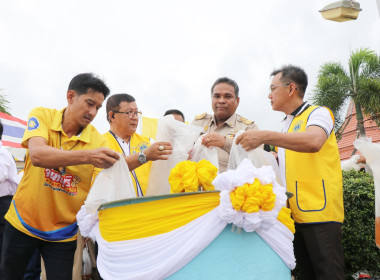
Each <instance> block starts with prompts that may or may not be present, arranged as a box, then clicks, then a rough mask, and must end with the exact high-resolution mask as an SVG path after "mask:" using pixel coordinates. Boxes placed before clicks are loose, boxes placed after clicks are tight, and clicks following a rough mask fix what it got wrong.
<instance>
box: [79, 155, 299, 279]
mask: <svg viewBox="0 0 380 280" xmlns="http://www.w3.org/2000/svg"><path fill="white" fill-rule="evenodd" d="M100 175H101V174H99V176H100ZM255 178H258V179H259V180H260V182H261V183H262V184H269V183H272V184H273V192H274V193H275V195H276V202H275V207H274V209H273V210H271V211H268V212H264V211H261V212H259V213H251V214H250V213H242V212H241V211H239V212H240V213H238V212H237V211H235V210H234V209H232V205H231V200H230V198H229V193H230V192H231V191H232V190H233V189H234V188H235V187H236V186H242V185H244V184H245V183H252V182H253V181H254V179H255ZM275 178H276V176H275V174H274V172H273V169H272V167H270V166H263V167H261V168H260V169H257V168H255V167H254V166H253V165H252V163H251V162H250V161H249V160H248V159H245V160H243V162H242V163H241V165H239V166H238V167H237V169H236V170H234V171H233V170H229V171H227V172H224V173H221V174H219V175H218V176H217V177H216V178H215V180H214V181H213V184H214V185H215V186H216V187H217V188H218V189H219V190H221V202H220V205H219V206H218V207H217V208H215V209H213V210H211V211H210V212H208V213H206V214H204V215H202V216H200V217H199V218H197V219H195V220H193V221H191V222H190V223H187V224H185V225H184V226H182V227H180V228H177V229H175V230H172V231H170V232H167V233H163V234H159V235H155V236H150V237H146V238H137V239H132V240H123V241H116V242H108V241H106V240H105V239H104V238H103V237H102V235H101V233H100V230H99V223H98V221H97V220H96V219H94V215H95V214H87V213H83V212H80V213H78V215H77V219H78V225H79V228H80V230H81V232H82V233H83V232H89V233H90V234H89V236H90V237H91V238H94V239H95V240H96V241H97V242H98V244H99V254H98V258H97V266H98V270H99V272H100V274H101V276H102V277H103V278H104V279H107V280H113V279H144V280H145V279H165V278H167V277H169V276H170V275H172V274H173V273H175V272H176V271H178V270H179V269H181V268H182V267H183V266H185V265H186V264H187V263H188V262H190V261H191V260H192V259H193V258H194V257H196V256H197V255H198V254H199V253H200V252H201V251H202V250H203V249H205V248H206V247H207V246H208V245H209V244H210V243H211V242H212V241H213V240H214V239H215V238H216V237H217V236H218V235H219V234H220V233H221V232H222V231H223V229H224V228H225V226H226V225H227V223H229V222H233V223H234V224H235V225H238V226H239V225H241V226H242V227H243V228H245V229H246V230H247V231H253V230H256V232H257V233H258V234H259V235H260V236H261V237H262V238H263V239H264V240H265V241H266V242H267V243H268V244H269V246H270V247H271V248H272V249H273V250H274V251H275V252H276V253H277V254H278V255H279V256H280V257H281V259H282V260H283V261H284V262H285V264H286V265H287V266H288V267H289V268H291V269H293V268H294V267H295V258H294V253H293V244H292V241H293V234H292V233H291V232H290V230H289V229H288V228H287V227H285V226H284V225H282V224H281V223H280V222H279V221H278V220H277V215H278V212H279V211H280V210H281V208H282V207H283V206H284V205H285V202H286V195H285V190H284V188H283V187H281V186H280V185H278V184H277V183H276V180H275ZM222 194H223V195H222ZM227 200H229V204H228V201H227ZM84 208H85V207H82V210H83V209H84ZM82 210H81V211H82ZM233 211H235V212H233ZM86 219H88V221H86Z"/></svg>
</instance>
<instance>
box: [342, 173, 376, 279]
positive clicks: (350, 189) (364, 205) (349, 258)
mask: <svg viewBox="0 0 380 280" xmlns="http://www.w3.org/2000/svg"><path fill="white" fill-rule="evenodd" d="M343 199H344V215H345V217H344V223H343V248H344V258H345V263H346V270H347V273H346V275H347V279H352V278H351V275H352V274H354V273H356V272H358V271H363V270H368V272H369V273H370V274H371V276H375V275H376V274H379V272H380V249H379V248H377V247H376V244H375V190H374V183H373V177H372V175H370V174H367V173H364V172H356V171H350V172H343ZM377 276H378V275H377Z"/></svg>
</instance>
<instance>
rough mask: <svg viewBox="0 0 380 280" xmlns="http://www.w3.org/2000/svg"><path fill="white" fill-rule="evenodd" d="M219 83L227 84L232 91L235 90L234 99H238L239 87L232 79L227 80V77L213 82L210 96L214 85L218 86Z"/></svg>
mask: <svg viewBox="0 0 380 280" xmlns="http://www.w3.org/2000/svg"><path fill="white" fill-rule="evenodd" d="M221 83H226V84H229V85H231V86H233V87H234V89H235V96H236V98H238V97H239V86H238V84H237V83H236V82H235V81H234V80H232V79H230V78H227V77H222V78H219V79H217V80H216V81H215V82H214V84H213V85H212V87H211V95H212V93H213V90H214V87H215V86H216V85H218V84H221Z"/></svg>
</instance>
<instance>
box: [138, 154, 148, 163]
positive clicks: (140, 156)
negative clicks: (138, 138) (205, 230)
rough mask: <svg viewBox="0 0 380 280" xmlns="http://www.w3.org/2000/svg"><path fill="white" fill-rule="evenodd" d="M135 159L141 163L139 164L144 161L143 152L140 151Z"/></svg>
mask: <svg viewBox="0 0 380 280" xmlns="http://www.w3.org/2000/svg"><path fill="white" fill-rule="evenodd" d="M137 160H138V161H139V163H141V164H144V163H146V155H145V154H144V152H140V153H139V156H138V157H137Z"/></svg>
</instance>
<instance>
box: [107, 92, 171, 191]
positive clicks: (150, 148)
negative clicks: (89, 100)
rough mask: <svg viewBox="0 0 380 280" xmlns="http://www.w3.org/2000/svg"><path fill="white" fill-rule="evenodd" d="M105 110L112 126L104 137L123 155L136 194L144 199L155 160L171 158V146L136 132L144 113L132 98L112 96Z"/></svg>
mask: <svg viewBox="0 0 380 280" xmlns="http://www.w3.org/2000/svg"><path fill="white" fill-rule="evenodd" d="M106 111H107V120H108V122H109V123H110V130H109V131H108V132H107V133H106V134H104V137H105V138H106V140H107V147H109V148H111V149H112V150H114V151H117V152H119V153H121V154H123V155H124V157H125V160H126V162H127V164H128V167H129V170H130V171H131V177H132V182H133V183H134V185H135V190H136V195H137V196H143V195H144V194H145V191H146V188H147V186H148V179H149V172H150V168H151V165H152V161H155V160H166V159H168V156H169V155H170V154H171V153H172V146H171V144H170V143H169V142H155V143H152V139H150V138H148V137H145V136H142V135H139V134H137V133H136V129H137V125H138V122H139V116H140V115H141V112H140V111H139V110H138V108H137V105H136V101H135V98H134V97H133V96H131V95H129V94H126V93H120V94H114V95H111V96H110V97H109V98H108V100H107V105H106Z"/></svg>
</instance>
